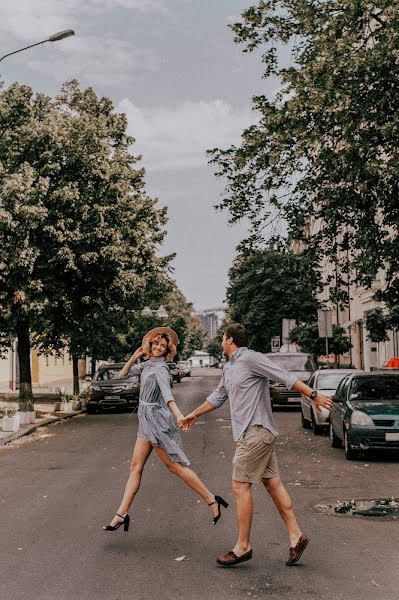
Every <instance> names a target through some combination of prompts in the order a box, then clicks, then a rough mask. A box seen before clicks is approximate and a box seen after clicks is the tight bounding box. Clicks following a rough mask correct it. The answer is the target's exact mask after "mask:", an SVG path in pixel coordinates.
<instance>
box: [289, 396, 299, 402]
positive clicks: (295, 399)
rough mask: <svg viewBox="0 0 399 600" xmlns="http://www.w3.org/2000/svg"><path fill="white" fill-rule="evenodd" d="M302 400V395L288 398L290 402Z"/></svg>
mask: <svg viewBox="0 0 399 600" xmlns="http://www.w3.org/2000/svg"><path fill="white" fill-rule="evenodd" d="M300 401H301V397H300V396H290V397H289V398H288V402H300Z"/></svg>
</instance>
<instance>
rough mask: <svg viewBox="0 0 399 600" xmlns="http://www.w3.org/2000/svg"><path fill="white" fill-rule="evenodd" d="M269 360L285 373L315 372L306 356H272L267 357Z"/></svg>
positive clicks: (310, 360) (313, 366)
mask: <svg viewBox="0 0 399 600" xmlns="http://www.w3.org/2000/svg"><path fill="white" fill-rule="evenodd" d="M268 357H269V358H270V360H271V361H272V362H274V363H276V364H277V365H278V366H279V367H281V368H282V369H285V370H286V371H308V372H312V371H314V370H315V365H314V363H313V360H312V359H311V357H310V356H309V355H308V354H289V355H288V354H277V353H276V354H273V355H272V356H270V354H269V355H268Z"/></svg>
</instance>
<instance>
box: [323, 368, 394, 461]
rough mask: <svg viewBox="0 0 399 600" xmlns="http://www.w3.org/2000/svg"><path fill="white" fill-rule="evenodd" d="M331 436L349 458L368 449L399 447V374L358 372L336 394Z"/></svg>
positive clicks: (332, 411) (349, 376)
mask: <svg viewBox="0 0 399 600" xmlns="http://www.w3.org/2000/svg"><path fill="white" fill-rule="evenodd" d="M333 401H334V406H333V408H332V409H331V413H330V440H331V446H332V447H333V448H340V447H341V446H342V444H343V445H344V447H345V455H346V458H347V459H348V460H351V459H353V458H357V456H358V454H359V453H360V452H365V451H367V450H399V374H395V373H385V372H384V373H380V372H371V373H356V374H355V373H354V374H352V375H348V376H347V377H345V378H344V379H343V380H342V381H341V383H340V384H339V386H338V388H337V391H336V392H335V395H334V397H333Z"/></svg>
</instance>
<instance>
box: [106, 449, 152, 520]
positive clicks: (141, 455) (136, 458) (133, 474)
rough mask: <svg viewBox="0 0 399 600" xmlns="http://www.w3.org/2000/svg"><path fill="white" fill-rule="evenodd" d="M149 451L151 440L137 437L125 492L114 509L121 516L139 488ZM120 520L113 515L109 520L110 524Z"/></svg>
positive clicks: (127, 509)
mask: <svg viewBox="0 0 399 600" xmlns="http://www.w3.org/2000/svg"><path fill="white" fill-rule="evenodd" d="M151 452H152V445H151V442H148V441H147V440H144V439H143V438H137V441H136V444H135V446H134V450H133V457H132V460H131V463H130V477H129V479H128V480H127V483H126V487H125V493H124V494H123V498H122V502H121V504H120V506H119V508H118V510H117V511H116V512H117V513H119V514H120V515H122V516H123V517H124V516H125V515H126V514H127V513H128V512H129V508H130V505H131V503H132V502H133V500H134V497H135V495H136V494H137V492H138V490H139V487H140V483H141V476H142V473H143V469H144V465H145V463H146V462H147V458H148V457H149V456H150V454H151ZM121 521H122V519H120V518H119V517H118V516H116V515H115V517H114V518H113V519H112V521H111V525H116V524H117V523H120V522H121Z"/></svg>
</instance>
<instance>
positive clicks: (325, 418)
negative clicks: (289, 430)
mask: <svg viewBox="0 0 399 600" xmlns="http://www.w3.org/2000/svg"><path fill="white" fill-rule="evenodd" d="M350 373H359V371H356V369H319V370H318V371H315V372H314V373H313V375H312V377H311V378H310V379H309V381H308V386H309V387H310V388H311V389H312V390H317V391H318V392H320V393H321V394H324V395H325V396H331V397H332V396H334V394H335V390H336V389H337V387H338V386H339V384H340V383H341V381H342V380H343V378H344V377H346V376H347V375H348V374H350ZM329 418H330V411H329V410H327V409H326V408H324V407H321V411H319V410H317V408H316V407H315V405H314V402H313V400H311V398H309V397H308V396H305V395H304V394H301V423H302V427H304V428H305V429H307V428H309V427H311V428H312V430H313V433H314V434H315V435H320V434H321V433H324V432H325V431H326V430H327V428H328V423H329Z"/></svg>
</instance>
